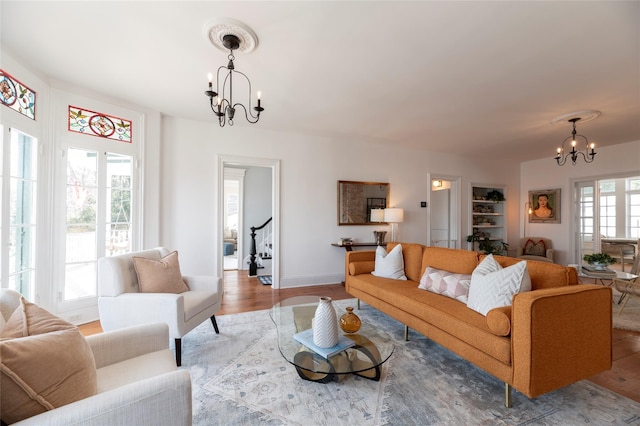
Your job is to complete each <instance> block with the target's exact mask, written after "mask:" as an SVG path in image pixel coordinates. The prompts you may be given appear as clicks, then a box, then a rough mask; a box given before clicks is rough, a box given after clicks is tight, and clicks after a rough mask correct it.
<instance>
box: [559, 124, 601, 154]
mask: <svg viewBox="0 0 640 426" xmlns="http://www.w3.org/2000/svg"><path fill="white" fill-rule="evenodd" d="M580 119H581V118H580V117H573V118H571V119H569V120H567V121H568V122H569V123H571V124H573V131H572V132H571V136H568V137H567V138H565V140H563V141H562V146H561V147H560V148H558V152H557V154H556V156H555V159H556V161H557V162H558V165H559V166H564V165H565V164H566V163H567V158H569V157H571V163H572V164H573V165H574V166H575V164H576V161H577V160H578V155H582V158H583V159H584V161H585V162H586V163H591V162H593V160H594V159H595V156H596V151H595V147H596V144H595V143H593V142H591V144H589V140H588V139H587V138H586V137H585V136H583V135H581V134H578V133H577V132H576V123H577V122H578V121H580ZM568 141H571V151H569V152H567V153H566V154H565V148H564V146H565V144H566V143H567V142H568ZM579 142H581V143H584V150H582V148H580V150H576V147H577V146H578V143H579ZM567 148H569V147H568V145H567Z"/></svg>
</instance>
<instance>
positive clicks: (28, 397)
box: [0, 298, 97, 424]
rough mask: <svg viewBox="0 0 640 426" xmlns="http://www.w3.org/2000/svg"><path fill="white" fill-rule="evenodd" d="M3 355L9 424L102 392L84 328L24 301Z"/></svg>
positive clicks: (0, 348)
mask: <svg viewBox="0 0 640 426" xmlns="http://www.w3.org/2000/svg"><path fill="white" fill-rule="evenodd" d="M0 353H2V358H1V360H0V394H1V396H0V407H1V408H0V418H2V421H3V422H5V423H8V424H11V423H14V422H17V421H20V420H23V419H26V418H29V417H32V416H35V415H37V414H40V413H43V412H45V411H47V410H52V409H54V408H57V407H61V406H63V405H66V404H70V403H72V402H74V401H78V400H81V399H84V398H88V397H90V396H93V395H95V394H96V393H97V375H96V364H95V360H94V358H93V352H92V351H91V348H90V347H89V344H88V343H87V341H86V340H85V338H84V337H83V336H82V334H81V333H80V331H79V330H78V328H77V327H75V326H74V325H73V324H70V323H68V322H67V321H64V320H63V319H61V318H58V317H56V316H55V315H53V314H51V313H50V312H48V311H46V310H44V309H42V308H40V307H39V306H37V305H34V304H33V303H30V302H27V301H26V300H24V298H23V299H22V303H21V307H20V308H18V309H16V311H15V312H14V313H13V315H12V316H11V317H10V318H9V320H8V321H7V324H6V327H5V328H4V330H3V331H2V339H1V340H0Z"/></svg>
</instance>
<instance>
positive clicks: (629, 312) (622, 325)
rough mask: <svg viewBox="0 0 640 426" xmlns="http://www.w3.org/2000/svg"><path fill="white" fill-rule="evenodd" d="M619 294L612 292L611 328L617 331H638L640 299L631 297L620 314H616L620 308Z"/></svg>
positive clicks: (639, 326)
mask: <svg viewBox="0 0 640 426" xmlns="http://www.w3.org/2000/svg"><path fill="white" fill-rule="evenodd" d="M619 300H620V293H619V292H618V291H617V290H615V289H614V290H613V301H614V305H613V328H617V329H619V330H631V331H640V298H639V297H632V298H631V299H629V301H628V302H627V304H626V305H625V307H624V309H623V310H622V313H620V314H619V313H618V311H619V310H620V306H622V305H619V304H618V301H619Z"/></svg>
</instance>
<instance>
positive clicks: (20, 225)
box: [0, 126, 38, 301]
mask: <svg viewBox="0 0 640 426" xmlns="http://www.w3.org/2000/svg"><path fill="white" fill-rule="evenodd" d="M37 163H38V140H37V139H36V138H34V137H32V136H30V135H28V134H26V133H23V132H21V131H19V130H17V129H9V127H5V126H2V151H1V152H0V165H1V167H0V170H1V173H0V179H1V180H0V182H1V183H0V186H1V188H2V191H1V194H2V196H1V197H0V206H1V208H0V211H1V212H2V214H1V216H0V236H1V237H0V238H1V241H2V244H0V276H1V277H2V287H3V288H11V289H14V290H16V291H18V292H20V293H21V294H22V295H23V296H24V297H25V298H27V299H28V300H31V301H34V300H35V296H36V287H35V275H36V247H37V244H36V236H37V226H36V216H37V215H36V212H37V203H36V201H37V192H38V190H37V189H38V188H37V186H38V180H37V170H38V164H37Z"/></svg>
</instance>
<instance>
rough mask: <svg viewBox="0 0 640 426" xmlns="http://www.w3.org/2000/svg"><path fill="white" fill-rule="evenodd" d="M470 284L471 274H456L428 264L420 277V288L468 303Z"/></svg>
mask: <svg viewBox="0 0 640 426" xmlns="http://www.w3.org/2000/svg"><path fill="white" fill-rule="evenodd" d="M469 284H471V275H468V274H454V273H452V272H449V271H443V270H441V269H436V268H432V267H431V266H427V268H426V269H425V271H424V274H423V275H422V278H420V285H419V286H418V288H421V289H423V290H427V291H430V292H432V293H437V294H442V295H443V296H447V297H450V298H452V299H456V300H458V301H460V302H462V303H467V296H468V295H469Z"/></svg>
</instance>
